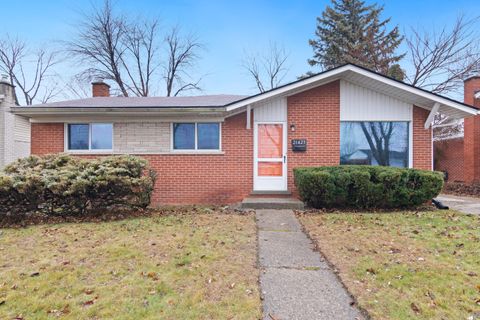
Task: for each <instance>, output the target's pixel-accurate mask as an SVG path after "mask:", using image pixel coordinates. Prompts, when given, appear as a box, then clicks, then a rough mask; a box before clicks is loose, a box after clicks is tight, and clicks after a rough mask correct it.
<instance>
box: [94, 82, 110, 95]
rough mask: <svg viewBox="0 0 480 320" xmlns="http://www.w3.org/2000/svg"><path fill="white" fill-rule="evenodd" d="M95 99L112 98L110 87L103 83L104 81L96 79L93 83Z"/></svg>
mask: <svg viewBox="0 0 480 320" xmlns="http://www.w3.org/2000/svg"><path fill="white" fill-rule="evenodd" d="M92 96H93V97H110V86H109V85H108V84H106V83H105V82H103V79H96V80H95V81H94V82H92Z"/></svg>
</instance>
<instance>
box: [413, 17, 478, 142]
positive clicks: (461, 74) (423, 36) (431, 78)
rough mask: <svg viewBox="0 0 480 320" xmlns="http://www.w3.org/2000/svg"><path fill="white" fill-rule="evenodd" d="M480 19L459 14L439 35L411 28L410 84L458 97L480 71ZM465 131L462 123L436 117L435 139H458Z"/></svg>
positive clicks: (442, 116) (443, 116)
mask: <svg viewBox="0 0 480 320" xmlns="http://www.w3.org/2000/svg"><path fill="white" fill-rule="evenodd" d="M479 22H480V19H479V18H478V17H477V18H474V19H471V20H468V19H466V18H465V16H463V15H460V16H459V17H458V18H457V20H456V21H455V24H454V25H453V27H452V28H451V29H447V28H445V27H444V28H443V29H442V30H441V31H440V33H435V32H433V33H432V32H428V31H423V32H420V31H417V30H415V29H413V28H412V30H411V35H410V36H409V37H407V38H406V43H407V46H408V51H409V55H408V57H409V59H410V61H411V63H412V65H413V74H411V75H409V76H407V81H409V82H410V83H411V84H413V85H415V86H418V87H421V88H425V89H427V90H430V91H432V92H434V93H439V94H455V93H456V94H458V93H459V91H460V89H461V88H463V80H464V79H466V78H467V77H469V76H470V75H472V74H475V73H478V72H480V41H479V40H478V37H479V36H480V34H479V32H478V24H479ZM462 132H463V121H457V120H453V119H449V118H448V117H447V116H445V115H442V114H437V115H436V116H435V119H434V121H433V134H434V138H435V139H443V138H446V137H450V136H455V135H458V134H461V133H462Z"/></svg>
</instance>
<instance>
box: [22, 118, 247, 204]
mask: <svg viewBox="0 0 480 320" xmlns="http://www.w3.org/2000/svg"><path fill="white" fill-rule="evenodd" d="M63 139H64V138H63V124H38V123H35V124H33V125H32V154H38V155H43V154H47V153H57V152H63V151H64V142H63V141H64V140H63ZM222 149H223V151H224V154H219V155H211V154H210V155H201V154H190V155H187V154H185V155H178V154H165V155H141V156H142V157H144V158H146V159H148V160H149V161H150V165H151V166H152V168H153V169H154V170H155V171H156V172H157V174H158V181H157V184H156V187H155V192H154V195H153V199H152V200H153V201H152V203H153V204H195V203H197V204H208V203H218V204H223V203H233V202H238V201H240V200H242V199H243V198H244V197H246V196H247V195H248V194H249V193H250V192H251V191H252V187H253V162H252V161H253V129H252V130H247V129H246V113H242V114H239V115H236V116H233V117H231V118H228V119H226V121H225V122H224V123H223V124H222ZM89 157H91V155H89Z"/></svg>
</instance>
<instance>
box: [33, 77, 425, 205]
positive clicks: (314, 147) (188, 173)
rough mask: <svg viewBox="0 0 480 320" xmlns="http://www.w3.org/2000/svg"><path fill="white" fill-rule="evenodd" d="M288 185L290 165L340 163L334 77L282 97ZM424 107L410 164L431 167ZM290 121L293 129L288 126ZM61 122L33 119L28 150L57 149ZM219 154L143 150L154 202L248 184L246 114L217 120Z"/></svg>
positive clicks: (227, 192) (242, 193)
mask: <svg viewBox="0 0 480 320" xmlns="http://www.w3.org/2000/svg"><path fill="white" fill-rule="evenodd" d="M287 103H288V125H287V130H288V142H287V143H288V145H287V148H288V154H287V156H288V187H289V190H291V191H293V192H295V188H294V180H293V172H292V169H293V168H295V167H299V166H326V165H337V164H339V162H340V84H339V82H338V81H336V82H333V83H330V84H327V85H324V86H322V87H317V88H314V89H311V90H308V91H305V92H302V93H299V94H296V95H293V96H291V97H288V99H287ZM427 116H428V111H426V110H423V109H420V108H417V107H415V108H414V120H413V134H414V138H413V147H414V167H416V168H421V169H431V165H432V154H431V152H432V149H431V133H430V130H425V129H424V128H423V126H424V122H425V119H426V118H427ZM291 124H295V128H296V130H295V132H292V131H291V130H289V126H290V125H291ZM302 138H305V139H307V141H308V142H307V143H308V145H307V151H306V152H301V153H293V152H292V151H291V146H290V141H291V139H302ZM63 139H64V138H63V124H33V125H32V154H46V153H56V152H63V148H64V140H63ZM222 149H223V151H224V154H223V155H201V154H193V155H179V154H165V155H144V157H145V158H147V159H148V160H149V161H150V163H151V166H152V168H153V169H155V170H156V171H157V173H158V182H157V185H156V188H155V192H154V195H153V203H154V204H188V203H190V204H193V203H199V204H205V203H232V202H236V201H240V200H241V199H243V198H244V197H246V196H247V195H248V194H249V193H250V192H251V191H252V188H253V129H252V130H247V129H246V114H245V113H242V114H239V115H236V116H233V117H231V118H228V119H226V120H225V122H224V124H223V125H222Z"/></svg>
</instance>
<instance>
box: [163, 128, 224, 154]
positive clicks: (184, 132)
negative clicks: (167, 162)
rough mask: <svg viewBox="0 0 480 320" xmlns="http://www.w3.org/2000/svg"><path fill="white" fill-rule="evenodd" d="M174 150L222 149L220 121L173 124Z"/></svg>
mask: <svg viewBox="0 0 480 320" xmlns="http://www.w3.org/2000/svg"><path fill="white" fill-rule="evenodd" d="M172 127H173V150H220V123H218V122H185V123H174V124H173V126H172Z"/></svg>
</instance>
